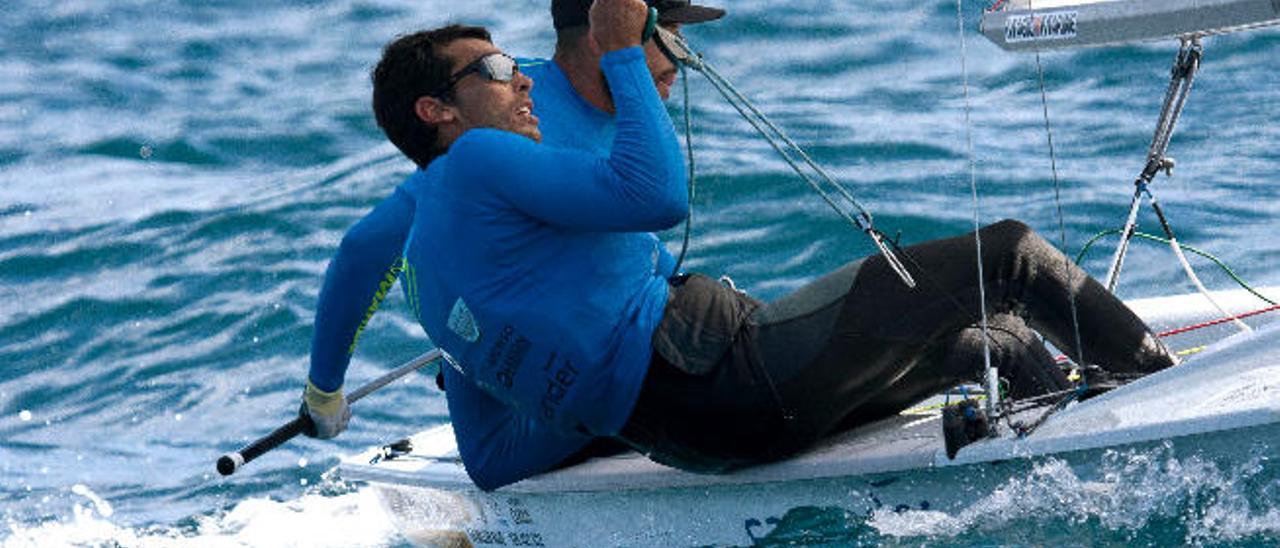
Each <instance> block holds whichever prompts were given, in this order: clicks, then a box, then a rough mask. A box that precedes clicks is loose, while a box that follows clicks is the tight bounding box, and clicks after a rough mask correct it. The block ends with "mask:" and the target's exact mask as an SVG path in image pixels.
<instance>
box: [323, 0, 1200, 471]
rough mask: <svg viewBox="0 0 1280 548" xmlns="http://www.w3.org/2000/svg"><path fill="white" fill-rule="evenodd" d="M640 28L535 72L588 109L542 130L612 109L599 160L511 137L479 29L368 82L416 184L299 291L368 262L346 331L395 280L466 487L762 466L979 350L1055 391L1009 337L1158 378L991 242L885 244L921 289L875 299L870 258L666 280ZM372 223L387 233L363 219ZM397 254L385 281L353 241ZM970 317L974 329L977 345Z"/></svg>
mask: <svg viewBox="0 0 1280 548" xmlns="http://www.w3.org/2000/svg"><path fill="white" fill-rule="evenodd" d="M569 1H577V0H569ZM562 2H563V0H557V1H556V2H555V3H553V11H554V10H555V6H556V5H560V4H562ZM664 3H668V4H670V3H677V4H679V3H680V2H678V0H664ZM683 5H686V6H687V4H683ZM644 10H645V8H644V6H643V4H641V3H640V2H639V1H638V0H596V1H595V3H594V5H592V7H591V12H590V13H591V25H590V30H589V34H588V35H584V36H586V37H587V38H589V39H590V40H591V41H592V44H594V45H596V47H598V48H599V51H600V52H602V53H603V55H602V56H600V59H599V63H600V67H601V71H602V73H603V75H604V80H601V81H592V80H590V79H585V80H584V79H583V78H582V77H583V73H582V72H574V71H565V72H563V73H562V74H561V75H560V76H563V77H562V78H560V79H559V80H557V73H556V70H555V67H554V66H544V68H543V70H544V71H545V74H544V76H545V77H546V79H547V80H548V84H549V89H551V90H552V94H551V96H553V97H560V98H562V99H563V98H565V94H564V93H554V91H555V90H556V89H559V90H561V92H563V90H565V89H569V87H570V86H572V89H574V90H577V91H579V92H581V91H583V90H584V89H591V87H592V86H593V85H594V86H596V89H597V90H607V92H608V93H609V99H610V100H609V101H608V102H607V103H604V102H602V101H598V100H599V96H598V95H594V94H592V93H583V94H582V95H581V96H582V98H583V99H587V100H588V101H589V102H590V105H585V104H582V103H574V102H573V101H572V100H568V101H567V102H562V103H560V104H558V105H557V104H556V103H554V102H553V103H551V104H552V105H554V106H557V107H559V108H560V111H559V115H561V116H563V117H564V118H565V119H575V116H577V115H578V114H582V115H583V116H588V115H594V114H593V111H592V110H590V109H587V108H584V107H586V106H594V107H596V108H598V109H599V110H602V111H605V112H609V111H612V112H614V114H615V117H614V118H613V123H614V124H615V126H614V127H610V126H609V124H607V123H600V124H598V125H594V126H593V125H592V123H591V122H590V121H585V122H581V124H582V127H583V128H597V129H600V130H601V131H611V132H612V143H613V144H612V148H611V149H609V151H608V155H607V157H602V156H601V155H600V154H599V151H597V153H596V154H593V153H591V152H584V151H582V150H574V149H571V148H560V147H556V146H549V145H547V144H545V143H543V144H540V143H538V142H537V141H538V140H539V139H541V138H542V137H543V135H542V133H541V131H540V128H539V124H538V122H539V120H538V118H537V117H535V116H534V115H533V110H532V108H531V107H535V106H536V105H535V104H534V102H533V100H531V99H530V96H531V89H530V87H531V86H533V83H532V81H531V80H530V79H529V78H528V76H526V75H524V74H522V73H520V72H519V70H518V68H517V66H516V64H515V61H514V60H512V59H511V58H509V57H506V56H505V55H503V54H502V53H501V52H499V51H498V50H497V48H496V47H494V46H493V45H492V43H491V42H490V41H489V37H488V34H487V32H485V31H484V30H483V29H479V28H475V27H459V26H451V27H445V28H443V29H438V30H435V31H429V32H424V33H418V34H414V35H409V36H406V37H403V38H400V39H398V40H396V41H395V42H393V43H392V44H390V45H388V47H387V48H386V50H385V51H384V56H383V60H382V61H381V62H380V63H379V65H378V68H376V69H375V71H374V89H375V92H374V109H375V112H376V113H377V115H378V120H379V125H380V126H381V127H382V128H383V130H384V131H385V132H386V133H387V136H388V138H389V139H391V141H392V142H393V143H395V144H396V145H397V146H398V147H399V148H400V149H401V151H403V152H404V153H405V154H406V155H407V156H409V157H410V158H411V159H413V160H414V161H415V162H416V163H417V164H418V165H419V166H420V167H423V168H424V169H422V170H420V171H419V172H417V173H415V174H414V176H412V177H410V178H409V179H408V180H407V181H406V182H405V183H404V184H403V185H401V187H400V188H398V189H397V191H396V195H394V196H393V197H392V198H391V199H389V200H388V202H385V203H384V204H382V205H380V206H379V207H378V208H377V209H376V210H375V212H374V214H375V215H378V216H379V217H375V218H374V221H369V219H366V220H364V221H362V222H361V223H360V224H358V225H357V227H356V228H357V229H358V230H353V233H354V234H348V237H347V238H344V242H343V249H342V251H341V252H340V255H341V253H346V252H348V249H349V248H352V249H351V251H355V252H358V251H360V250H361V249H363V248H361V247H359V246H361V245H363V244H366V243H368V244H370V245H371V247H373V248H374V249H376V250H377V252H376V253H375V255H377V257H378V258H379V259H381V260H382V261H381V262H377V261H375V264H374V266H373V267H369V268H368V269H367V270H360V268H362V267H363V266H362V265H350V264H346V263H344V262H341V261H339V260H338V259H335V261H334V263H333V264H332V265H331V266H330V272H329V277H328V278H327V279H326V285H325V291H326V292H328V291H331V290H334V289H332V288H340V287H341V286H340V285H339V284H337V283H336V282H335V283H334V284H333V285H331V281H333V279H334V278H339V279H341V278H343V277H344V276H348V275H351V274H349V273H351V272H365V273H366V274H367V273H368V272H376V271H377V269H378V268H383V269H385V268H386V267H385V266H382V265H386V264H388V262H389V263H390V265H391V267H390V270H388V272H390V274H388V275H387V277H385V278H383V280H382V282H381V283H380V284H379V285H378V286H377V287H376V288H375V289H372V290H371V291H369V293H370V294H371V297H370V298H371V302H372V303H373V306H371V307H370V309H369V312H368V313H366V314H365V315H364V318H366V319H367V317H368V315H369V314H371V313H372V310H373V308H376V304H377V303H378V302H379V301H380V300H381V298H382V296H384V295H385V292H386V291H387V290H388V289H389V288H390V286H391V285H392V284H393V283H394V281H395V276H396V275H401V276H403V279H404V280H405V291H406V293H407V295H408V297H409V301H410V304H411V306H412V307H413V309H414V313H415V315H416V316H417V318H418V321H419V323H420V324H421V325H422V327H423V328H424V330H425V331H426V332H427V333H428V334H429V335H430V336H431V337H432V338H433V340H434V341H435V342H436V343H437V344H438V345H439V346H440V347H442V348H443V349H445V350H446V351H448V353H449V354H451V355H452V356H453V359H451V360H450V365H451V367H447V368H445V370H444V386H445V388H446V393H447V397H448V401H449V411H450V418H451V420H452V421H453V423H454V431H455V435H456V437H457V441H458V448H459V452H460V454H461V456H462V460H463V463H464V465H465V467H466V470H467V472H468V474H469V475H470V476H471V478H472V480H473V481H474V482H475V483H476V485H478V486H479V487H481V488H482V489H494V488H497V487H501V486H502V485H506V484H509V483H512V482H515V481H519V480H521V479H523V478H526V477H529V476H531V475H534V474H537V473H539V472H542V471H545V470H547V469H549V468H550V467H552V466H554V465H555V464H556V463H560V462H563V461H564V459H566V458H568V457H570V456H571V455H573V454H574V453H575V452H577V451H578V450H579V449H581V448H582V447H584V446H585V445H586V444H587V443H588V442H589V441H590V440H592V439H594V438H597V437H608V438H615V439H617V440H621V441H622V442H625V443H626V444H627V445H630V446H631V447H634V448H636V449H638V450H640V451H641V452H643V453H645V454H646V455H648V456H649V457H650V458H651V459H653V460H655V461H658V462H661V463H664V464H668V465H671V466H675V467H678V468H682V469H686V470H692V471H701V472H721V471H726V470H731V469H734V468H738V467H741V466H747V465H751V464H757V463H761V462H767V461H771V460H777V459H780V458H785V457H787V456H790V455H794V454H796V453H797V452H799V451H802V450H804V449H805V448H807V447H810V446H812V444H813V443H814V442H816V441H817V440H819V439H821V438H822V437H823V436H825V435H827V434H829V433H831V432H833V431H835V430H838V429H841V428H848V427H853V426H857V425H861V424H866V423H868V422H870V421H873V420H876V419H878V418H882V417H884V416H887V415H889V414H893V413H897V412H898V411H900V410H901V409H903V408H904V407H905V406H907V405H909V404H910V403H913V402H914V401H917V400H919V399H920V398H922V397H926V396H928V395H931V394H933V393H936V392H937V391H938V390H941V389H944V388H947V387H949V386H954V385H955V384H958V383H960V382H964V381H966V380H972V379H973V378H974V377H976V375H977V373H978V371H979V368H980V364H981V363H982V353H981V352H982V351H983V350H984V349H985V348H986V347H988V346H990V348H991V351H990V352H991V360H992V362H993V363H994V364H997V365H998V366H999V367H1000V370H1001V373H1002V374H1004V375H1007V376H1008V377H1009V380H1010V393H1011V394H1012V395H1014V396H1015V397H1019V396H1028V395H1035V394H1042V393H1046V392H1052V391H1056V390H1065V389H1068V388H1070V387H1071V385H1070V383H1069V382H1068V381H1067V379H1066V375H1065V374H1064V373H1063V371H1061V369H1060V368H1058V367H1057V365H1056V364H1055V363H1054V360H1053V357H1052V356H1050V355H1048V353H1047V351H1046V350H1045V348H1044V345H1043V344H1041V343H1040V342H1039V339H1038V336H1037V335H1036V334H1035V333H1033V332H1032V329H1033V328H1034V329H1035V330H1036V331H1038V332H1039V334H1040V335H1043V336H1044V337H1045V339H1047V340H1049V341H1051V342H1052V343H1053V344H1054V345H1055V346H1057V347H1059V348H1073V347H1074V348H1075V349H1076V350H1077V353H1076V355H1075V356H1073V357H1074V358H1075V359H1076V360H1077V362H1078V363H1081V364H1084V363H1087V362H1085V361H1084V357H1085V356H1087V357H1088V358H1089V360H1090V362H1091V363H1097V364H1100V365H1101V366H1103V367H1105V368H1107V369H1110V370H1113V371H1120V372H1126V373H1135V374H1143V373H1148V372H1151V371H1155V370H1158V369H1160V368H1163V367H1167V366H1169V365H1171V364H1173V363H1175V362H1176V359H1175V358H1173V357H1172V356H1171V355H1170V354H1169V353H1168V351H1167V349H1165V348H1164V347H1163V346H1162V345H1161V344H1160V343H1159V342H1158V341H1157V340H1156V339H1155V338H1154V336H1153V335H1152V334H1151V332H1150V330H1149V329H1148V328H1147V326H1145V325H1144V324H1143V323H1142V322H1141V320H1140V319H1138V318H1137V316H1136V315H1134V314H1133V313H1132V311H1130V310H1128V309H1127V308H1125V307H1124V305H1123V303H1121V302H1120V301H1119V300H1118V299H1116V298H1115V296H1114V295H1112V294H1111V293H1109V292H1107V291H1106V289H1105V288H1103V287H1102V286H1101V284H1099V283H1098V282H1097V281H1096V280H1093V279H1092V278H1089V277H1088V276H1087V275H1086V274H1085V273H1084V272H1083V271H1082V270H1080V269H1079V268H1078V267H1076V266H1075V265H1074V264H1072V263H1071V262H1070V261H1069V260H1068V259H1067V258H1066V257H1064V256H1063V255H1062V254H1061V253H1060V252H1058V251H1057V250H1056V249H1054V248H1053V247H1052V245H1050V244H1049V243H1048V242H1047V241H1045V240H1044V239H1043V238H1041V237H1039V236H1037V235H1036V234H1034V233H1033V232H1032V231H1031V230H1030V229H1029V228H1028V227H1027V226H1026V225H1024V224H1022V223H1018V222H1016V221H1003V222H1000V223H996V224H994V225H991V226H989V227H986V228H983V229H982V230H981V241H982V246H983V250H984V252H983V253H982V254H981V255H980V256H979V255H978V254H977V253H976V249H975V245H976V244H975V240H976V239H975V238H974V236H973V235H966V236H960V237H956V238H950V239H945V240H937V241H932V242H925V243H922V244H917V245H913V246H910V247H907V248H904V249H902V250H901V253H902V255H903V256H904V257H906V258H908V259H909V260H910V261H909V262H910V264H911V265H912V267H913V268H915V269H918V270H922V271H924V272H928V276H927V278H925V279H926V280H927V282H928V283H926V284H923V285H922V286H921V287H919V288H907V287H906V286H904V285H902V284H900V283H898V279H897V276H896V275H894V274H893V272H892V270H891V269H890V268H889V267H888V265H887V264H886V263H885V261H884V260H883V258H882V257H879V256H873V257H870V258H867V259H865V260H855V261H853V262H851V263H849V264H847V265H846V266H845V267H842V268H841V269H839V270H837V271H835V272H832V273H830V274H828V275H826V276H823V277H822V278H819V279H818V280H816V281H814V282H812V283H810V284H808V285H806V286H805V287H803V288H801V289H799V290H797V291H796V292H794V293H792V294H791V295H788V296H786V297H784V298H782V299H779V300H777V301H774V302H773V303H768V304H764V303H761V302H759V301H756V300H755V299H753V298H751V297H749V296H747V295H746V294H744V293H742V292H739V291H737V290H736V289H734V288H732V287H731V286H726V285H724V284H721V283H718V282H716V281H714V280H712V279H710V278H708V277H706V276H702V275H699V274H693V275H688V276H686V275H683V274H675V273H673V272H671V270H672V268H673V267H672V266H671V263H672V261H671V259H670V256H669V255H668V254H666V253H665V250H663V249H662V246H661V245H660V244H659V243H658V241H657V239H656V238H655V237H654V236H653V234H652V233H651V232H652V231H655V230H660V229H664V228H668V227H670V226H672V225H674V224H676V223H678V222H679V221H680V220H681V219H682V218H683V217H684V216H685V214H686V213H687V208H688V203H687V200H686V194H685V190H684V178H683V176H684V169H683V166H682V165H681V162H680V154H679V147H678V144H677V143H676V140H675V136H674V133H673V131H672V128H671V126H670V123H669V121H668V120H667V119H666V117H665V115H664V114H665V112H664V110H663V108H662V105H661V103H660V100H659V98H658V95H659V93H661V91H662V90H663V89H664V86H665V87H668V88H669V85H670V80H669V79H663V78H658V79H656V80H655V78H654V76H653V74H658V73H659V72H658V71H653V67H652V66H648V67H646V64H645V55H644V53H643V52H642V50H641V48H639V47H636V46H637V45H638V44H639V40H638V38H637V36H638V34H639V32H638V30H639V29H638V25H639V22H640V21H642V20H643V13H642V12H643V11H644ZM566 81H567V82H569V85H565V82H566ZM655 84H656V85H655ZM557 86H559V87H558V88H557ZM655 88H656V89H655ZM534 89H537V88H536V86H534ZM593 97H594V99H595V100H592V98H593ZM601 120H603V118H602V119H601ZM582 135H589V132H586V131H584V132H583V134H582ZM579 138H581V135H573V134H561V135H559V136H558V137H556V139H562V140H563V141H561V142H568V143H571V142H573V140H574V139H579ZM593 142H594V141H593ZM577 146H578V147H579V148H582V147H585V146H589V145H587V144H585V143H581V142H580V143H579V144H578V145H577ZM391 217H394V218H396V219H401V218H404V217H409V218H412V226H410V227H405V225H404V223H399V224H396V223H389V224H387V225H383V224H380V223H378V222H375V221H377V219H385V218H391ZM366 221H369V222H366ZM365 238H367V241H365V240H364V239H365ZM397 240H398V241H402V242H405V244H404V247H403V261H397V260H396V259H395V258H394V256H395V253H394V251H393V250H392V249H390V248H389V247H388V246H386V245H381V244H378V243H377V242H388V241H397ZM975 256H978V257H979V260H981V261H983V268H982V269H981V272H982V273H983V276H984V279H983V284H985V287H986V288H988V289H987V291H988V293H987V295H988V297H987V299H985V300H984V299H982V298H981V297H982V292H981V291H979V290H978V289H979V286H978V285H977V283H976V280H975V279H974V276H973V270H974V269H973V267H972V263H971V262H969V261H971V260H972V258H973V257H975ZM322 299H323V295H322ZM982 309H988V310H987V312H986V313H987V314H989V315H990V322H989V324H990V325H989V328H988V327H983V328H982V329H981V330H979V329H978V327H976V326H977V325H978V323H979V322H978V319H979V315H980V314H981V313H982V312H981V310H982ZM327 310H330V309H329V308H327V305H326V304H324V303H322V305H321V307H320V313H324V312H325V311H327ZM1063 310H1071V311H1073V312H1075V317H1078V318H1079V320H1080V321H1079V322H1078V323H1076V322H1075V317H1073V316H1071V315H1066V314H1063ZM345 312H347V313H349V312H350V310H349V309H348V310H346V311H345ZM317 323H318V327H317V330H319V323H320V322H319V321H318V322H317ZM982 323H983V324H984V325H985V324H986V323H988V322H985V321H984V322H982ZM350 333H354V334H353V335H352V337H353V338H355V337H358V334H359V326H358V325H357V326H356V327H355V328H353V329H352V330H351V331H350ZM1073 336H1074V338H1073ZM317 337H319V333H317ZM348 348H349V347H348ZM316 364H317V362H316V361H314V353H313V367H312V372H311V375H310V381H309V382H308V385H307V388H306V391H305V392H304V406H303V412H304V413H307V414H308V415H310V417H311V418H312V421H313V422H314V426H315V430H314V432H313V434H314V435H317V436H321V437H329V436H332V435H335V434H336V433H338V432H339V431H341V429H342V428H343V426H344V425H345V422H346V419H347V417H348V413H349V412H348V411H347V409H346V406H345V401H344V400H343V398H342V392H341V381H342V377H343V372H344V371H343V370H344V369H345V365H346V364H345V360H343V361H342V363H341V367H331V366H324V365H321V366H317V365H316Z"/></svg>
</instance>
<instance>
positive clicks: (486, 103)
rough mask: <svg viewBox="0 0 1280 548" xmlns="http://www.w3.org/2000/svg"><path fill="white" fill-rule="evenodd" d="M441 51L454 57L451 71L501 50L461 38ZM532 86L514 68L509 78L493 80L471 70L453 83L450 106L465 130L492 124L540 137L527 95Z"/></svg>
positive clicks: (531, 101)
mask: <svg viewBox="0 0 1280 548" xmlns="http://www.w3.org/2000/svg"><path fill="white" fill-rule="evenodd" d="M441 53H443V54H444V55H445V56H446V57H448V58H450V59H453V68H452V70H451V71H450V73H451V74H454V73H457V72H458V71H460V70H462V69H463V68H464V67H466V66H467V65H469V64H471V63H472V62H473V61H475V60H477V59H480V58H481V57H484V56H485V55H489V54H491V53H501V50H499V49H498V48H497V46H494V45H493V44H491V43H489V42H486V41H484V40H478V39H474V38H463V39H460V40H454V41H453V42H450V43H449V45H447V46H445V47H444V48H442V49H441ZM531 88H533V80H531V79H530V78H529V77H528V76H525V75H524V73H521V72H516V73H515V74H514V75H513V77H512V78H511V81H510V82H496V81H493V80H490V79H489V78H487V77H485V76H483V75H481V74H475V73H473V74H469V75H467V76H465V77H464V78H462V79H461V80H458V82H457V83H456V84H454V86H453V101H452V103H451V106H453V107H454V108H455V109H456V110H457V113H458V121H459V123H460V125H461V128H462V131H464V132H465V131H466V130H468V129H472V128H493V129H501V130H505V131H510V132H512V133H516V134H519V135H524V136H525V137H528V138H530V139H533V140H534V141H541V140H542V132H541V131H539V130H538V118H537V117H536V116H534V115H533V100H532V99H530V98H529V90H530V89H531Z"/></svg>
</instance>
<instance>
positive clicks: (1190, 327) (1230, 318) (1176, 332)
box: [1156, 304, 1280, 337]
mask: <svg viewBox="0 0 1280 548" xmlns="http://www.w3.org/2000/svg"><path fill="white" fill-rule="evenodd" d="M1277 310H1280V304H1278V305H1272V306H1268V307H1266V308H1260V309H1258V310H1254V311H1252V312H1245V313H1244V314H1236V315H1234V316H1228V317H1223V318H1218V319H1216V320H1209V321H1207V322H1201V323H1198V324H1194V325H1188V326H1186V327H1179V328H1176V329H1170V330H1168V331H1162V332H1160V333H1156V336H1157V337H1172V336H1174V335H1179V334H1182V333H1186V332H1188V331H1195V330H1197V329H1204V328H1206V327H1212V326H1215V325H1218V324H1223V323H1227V322H1230V321H1233V320H1236V319H1238V318H1248V317H1250V316H1257V315H1259V314H1266V313H1267V312H1275V311H1277Z"/></svg>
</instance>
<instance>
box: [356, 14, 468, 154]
mask: <svg viewBox="0 0 1280 548" xmlns="http://www.w3.org/2000/svg"><path fill="white" fill-rule="evenodd" d="M462 38H474V39H477V40H484V41H486V42H492V41H493V40H492V39H491V38H490V37H489V31H488V30H485V29H484V27H471V26H464V25H449V26H447V27H441V28H438V29H434V30H426V31H421V32H415V33H413V34H409V35H407V36H401V37H399V38H396V39H395V40H393V41H392V42H391V43H389V44H387V46H386V47H385V48H383V49H382V59H381V60H380V61H378V66H376V67H374V68H373V72H371V73H370V77H371V78H372V79H373V115H374V117H375V118H377V120H378V127H380V128H382V132H383V133H386V134H387V138H388V139H390V140H391V142H392V143H394V144H395V145H396V148H399V149H400V152H403V153H404V155H405V156H408V157H409V159H410V160H413V163H415V164H418V166H419V167H427V164H429V163H431V160H433V159H435V157H436V156H439V155H441V154H443V153H444V147H440V146H439V145H438V144H437V143H436V137H437V133H438V132H437V131H436V128H435V127H434V126H432V125H429V124H427V123H426V122H423V121H422V120H421V119H419V118H418V115H417V114H416V113H415V112H414V104H415V103H417V101H418V99H419V98H420V97H423V96H426V95H430V94H431V93H433V92H436V91H437V90H439V89H440V87H441V86H443V85H444V84H445V83H446V82H448V81H449V74H450V72H451V71H452V69H453V60H452V59H449V58H448V57H446V56H445V55H444V54H442V53H441V52H440V51H439V50H440V48H443V47H445V46H447V45H449V43H451V42H453V41H454V40H458V39H462ZM444 95H445V96H447V95H448V92H446V93H445V94H444Z"/></svg>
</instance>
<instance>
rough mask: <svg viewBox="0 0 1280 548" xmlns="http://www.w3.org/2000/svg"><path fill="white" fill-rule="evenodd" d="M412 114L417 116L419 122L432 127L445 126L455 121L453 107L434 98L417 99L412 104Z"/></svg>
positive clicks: (455, 115) (455, 112)
mask: <svg viewBox="0 0 1280 548" xmlns="http://www.w3.org/2000/svg"><path fill="white" fill-rule="evenodd" d="M413 113H414V114H416V115H417V116H418V119H419V120H422V121H423V122H426V123H428V124H431V125H433V126H436V125H440V124H446V123H449V122H452V121H454V120H455V119H457V111H456V110H455V109H454V107H453V106H452V105H449V104H446V103H445V102H444V101H441V100H440V99H438V98H435V97H426V96H423V97H419V98H418V100H417V101H414V103H413Z"/></svg>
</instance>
